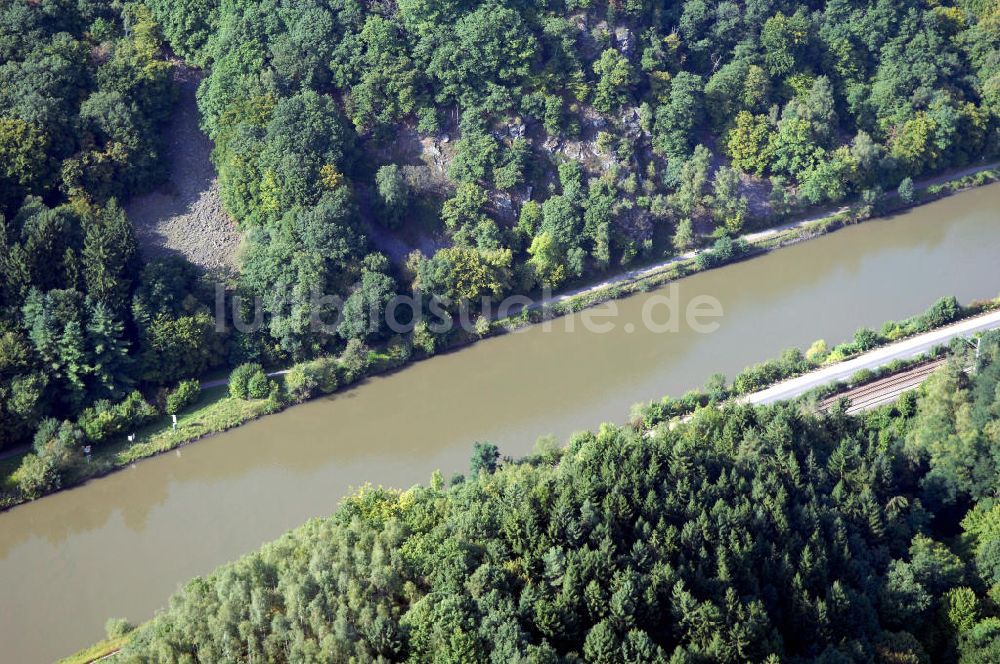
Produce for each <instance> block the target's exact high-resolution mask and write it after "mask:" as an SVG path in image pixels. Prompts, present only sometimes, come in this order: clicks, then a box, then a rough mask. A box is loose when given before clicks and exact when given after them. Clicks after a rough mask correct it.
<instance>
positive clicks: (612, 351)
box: [0, 186, 1000, 662]
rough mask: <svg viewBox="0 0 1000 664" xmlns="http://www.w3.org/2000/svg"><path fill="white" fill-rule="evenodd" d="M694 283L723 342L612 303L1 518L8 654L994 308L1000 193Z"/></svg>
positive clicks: (68, 640)
mask: <svg viewBox="0 0 1000 664" xmlns="http://www.w3.org/2000/svg"><path fill="white" fill-rule="evenodd" d="M678 285H679V287H680V300H681V307H682V309H683V306H685V304H686V303H687V302H689V301H690V299H691V298H693V297H695V296H698V295H709V296H712V297H715V298H717V299H718V301H719V302H720V303H721V305H722V307H723V310H724V316H723V317H722V318H720V319H719V323H720V325H719V329H718V330H717V331H716V332H714V333H712V334H699V333H696V332H693V331H691V330H690V329H689V328H687V327H686V326H683V325H682V327H681V331H680V332H676V333H673V332H668V333H654V332H651V331H649V330H648V329H646V327H645V326H644V325H643V324H642V312H643V308H644V306H645V307H647V308H648V307H649V303H650V298H651V297H654V296H662V295H664V294H669V291H666V290H663V291H659V292H653V293H648V294H642V295H637V296H635V297H632V298H629V299H627V300H622V301H619V302H616V303H615V304H614V306H615V307H617V310H618V313H619V315H618V316H617V317H616V318H613V319H607V320H608V321H610V322H612V323H613V324H614V326H615V329H614V330H613V331H611V332H609V333H605V334H598V333H593V332H588V331H586V330H584V329H583V326H582V325H581V320H580V318H579V316H574V317H571V318H568V319H557V320H555V321H553V322H552V323H551V329H549V330H546V329H544V328H543V327H541V326H536V327H533V328H529V329H527V330H525V331H522V332H519V333H516V334H511V335H507V336H504V337H500V338H496V339H491V340H488V341H485V342H482V343H479V344H476V345H474V346H471V347H469V348H466V349H463V350H461V351H458V352H455V353H451V354H448V355H444V356H439V357H436V358H434V359H432V360H430V361H426V362H420V363H417V364H414V365H412V366H410V367H408V368H406V369H404V370H402V371H399V372H397V373H395V374H393V375H390V376H385V377H381V378H375V379H372V380H369V381H367V382H366V383H364V384H362V385H360V386H357V387H356V388H354V389H351V390H349V391H346V392H343V393H341V394H337V395H334V396H332V397H329V398H324V399H320V400H317V401H314V402H312V403H309V404H305V405H303V406H299V407H296V408H292V409H290V410H287V411H285V412H284V413H282V414H279V415H275V416H272V417H268V418H265V419H263V420H261V421H259V422H256V423H253V424H250V425H247V426H244V427H242V428H239V429H237V430H234V431H232V432H230V433H227V434H224V435H220V436H217V437H215V438H212V439H209V440H206V441H202V442H199V443H197V444H194V445H192V446H189V447H186V448H184V449H182V450H180V451H179V452H177V453H171V454H167V455H164V456H161V457H158V458H155V459H150V460H148V461H145V462H142V463H139V464H137V465H136V466H135V467H133V468H131V469H128V470H125V471H122V472H119V473H116V474H113V475H111V476H109V477H106V478H103V479H99V480H96V481H94V482H91V483H90V484H87V485H85V486H82V487H79V488H76V489H73V490H70V491H65V492H62V493H60V494H56V495H54V496H50V497H47V498H44V499H42V500H40V501H38V502H36V503H33V504H28V505H24V506H21V507H18V508H16V509H14V510H12V511H10V512H7V513H5V514H0V643H2V644H3V655H2V658H3V659H4V661H10V662H36V661H37V662H42V661H49V660H52V659H55V658H57V657H59V656H62V655H66V654H68V653H70V652H72V651H74V650H76V649H77V648H80V647H82V646H85V645H87V644H89V643H91V642H93V641H94V640H96V639H98V638H100V637H101V635H102V631H103V625H104V621H105V620H106V619H107V618H108V617H110V616H125V617H128V618H129V619H130V620H132V621H134V622H138V621H142V620H144V619H146V618H148V617H149V616H151V615H152V614H153V612H154V611H155V610H156V609H157V608H158V607H160V606H163V605H164V604H165V602H166V600H167V598H168V596H169V595H170V594H171V593H172V592H173V591H174V590H175V589H176V588H177V587H178V585H179V584H180V583H181V582H183V581H185V580H187V579H188V578H190V577H192V576H194V575H197V574H202V573H206V572H208V571H210V570H211V569H213V568H214V567H215V566H217V565H219V564H220V563H224V562H226V561H228V560H232V559H234V558H236V557H238V556H239V555H240V554H242V553H245V552H247V551H249V550H251V549H253V548H256V547H257V546H259V545H260V544H261V543H262V542H264V541H267V540H270V539H273V538H275V537H276V536H278V535H280V534H281V533H282V532H284V531H286V530H288V529H290V528H292V527H294V526H296V525H298V524H300V523H302V522H303V521H305V520H306V519H308V518H310V517H313V516H318V515H325V514H328V513H330V512H331V511H332V510H334V509H335V508H336V506H337V503H338V501H339V500H340V498H341V497H342V496H343V495H344V494H345V493H347V492H348V491H350V490H351V488H352V487H357V486H359V485H361V484H363V483H364V482H366V481H370V482H372V483H374V484H384V485H387V486H394V487H407V486H410V485H412V484H414V483H417V482H425V481H427V479H428V477H429V476H430V473H431V472H432V471H433V470H434V469H436V468H440V469H442V471H444V473H445V476H446V477H447V476H450V474H451V473H452V472H454V471H456V470H464V469H465V468H466V466H467V463H468V456H469V451H470V448H471V443H472V441H475V440H490V441H494V442H496V443H498V444H499V445H500V446H501V450H502V451H503V452H504V453H505V454H510V455H519V454H522V453H525V452H528V451H529V450H530V449H531V447H532V445H533V443H534V441H535V439H536V437H537V436H538V435H540V434H547V433H554V434H556V435H557V436H559V437H560V438H565V437H566V436H567V435H568V434H570V433H572V432H573V431H575V430H579V429H584V428H590V427H594V426H596V425H597V424H599V423H600V422H602V421H606V420H614V421H623V420H624V419H625V417H626V416H627V413H628V409H629V407H630V406H631V405H632V404H633V403H636V402H639V401H648V400H650V399H653V398H659V397H660V396H662V395H664V394H675V395H677V394H680V393H681V392H683V391H685V390H687V389H689V388H691V387H696V386H699V385H701V384H702V382H703V381H704V379H705V378H706V377H707V376H708V375H710V374H712V373H714V372H717V371H721V372H724V373H726V374H727V375H729V376H733V375H735V374H736V373H737V372H738V371H739V370H740V369H741V368H743V367H744V366H745V365H747V364H750V363H753V362H757V361H760V360H763V359H766V358H769V357H772V356H775V355H777V354H778V353H779V351H781V350H782V349H783V348H786V347H788V346H793V345H796V346H800V347H805V346H808V344H809V343H811V342H812V341H814V340H815V339H817V338H825V339H827V340H828V341H830V342H839V341H841V340H844V339H846V338H848V337H849V336H850V335H851V334H852V333H853V331H854V330H855V329H856V328H857V327H859V326H861V325H872V326H875V325H879V324H881V323H882V322H883V321H885V320H887V319H889V318H902V317H904V316H908V315H911V314H914V313H917V312H919V311H921V310H923V309H924V308H925V307H926V306H927V305H928V304H930V303H931V302H932V301H933V300H934V299H936V298H937V297H939V296H942V295H950V294H954V295H956V296H958V298H959V299H960V300H961V301H968V300H970V299H972V298H984V297H993V296H996V295H997V294H998V293H1000V186H992V187H986V188H982V189H978V190H974V191H970V192H967V193H964V194H961V195H959V196H955V197H952V198H950V199H947V200H944V201H941V202H938V203H935V204H932V205H929V206H925V207H922V208H919V209H917V210H915V211H912V212H909V213H907V214H904V215H900V216H898V217H895V218H891V219H886V220H879V221H874V222H869V223H866V224H863V225H861V226H857V227H852V228H848V229H845V230H842V231H839V232H837V233H834V234H833V235H830V236H827V237H823V238H820V239H817V240H813V241H810V242H805V243H802V244H799V245H795V246H792V247H789V248H786V249H783V250H781V251H777V252H773V253H771V254H769V255H766V256H763V257H761V258H756V259H753V260H750V261H747V262H744V263H740V264H737V265H731V266H728V267H725V268H722V269H719V270H715V271H712V272H708V273H705V274H701V275H696V276H694V277H691V278H688V279H685V280H683V281H681V282H679V284H678ZM651 311H652V314H653V317H654V318H655V319H656V320H657V321H662V320H663V319H664V318H665V316H666V313H665V312H666V308H665V307H663V306H660V305H657V306H656V307H654V308H652V309H651ZM567 321H572V322H573V323H574V324H575V328H576V329H575V331H573V332H568V331H567V329H566V327H567ZM602 322H604V319H602ZM629 324H631V326H630V325H629ZM629 330H632V331H629Z"/></svg>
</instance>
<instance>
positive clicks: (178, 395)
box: [164, 380, 201, 415]
mask: <svg viewBox="0 0 1000 664" xmlns="http://www.w3.org/2000/svg"><path fill="white" fill-rule="evenodd" d="M199 396H201V383H199V382H198V381H197V380H183V381H181V382H180V384H179V385H178V386H177V389H175V390H174V391H173V392H171V393H170V394H168V395H167V403H166V407H165V408H164V410H165V411H166V413H167V415H176V414H177V413H179V412H181V411H182V410H184V409H185V408H187V407H188V406H190V405H191V404H193V403H194V402H195V401H197V400H198V397H199Z"/></svg>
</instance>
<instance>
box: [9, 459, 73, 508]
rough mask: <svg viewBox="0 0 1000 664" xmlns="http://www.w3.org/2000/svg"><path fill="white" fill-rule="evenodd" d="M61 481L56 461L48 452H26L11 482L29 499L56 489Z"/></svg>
mask: <svg viewBox="0 0 1000 664" xmlns="http://www.w3.org/2000/svg"><path fill="white" fill-rule="evenodd" d="M61 481H62V480H61V477H60V476H59V468H58V467H57V465H56V461H55V459H54V458H52V456H51V455H48V454H45V455H41V456H39V455H38V454H34V453H29V454H26V455H25V456H24V458H23V459H22V460H21V465H20V466H18V468H17V470H15V471H14V474H13V475H12V476H11V482H12V483H13V484H14V486H16V487H17V489H18V491H20V492H21V494H22V495H23V496H24V497H25V498H27V499H28V500H34V499H35V498H38V497H39V496H43V495H45V494H46V493H50V492H52V491H55V490H56V489H58V488H59V486H60V484H61Z"/></svg>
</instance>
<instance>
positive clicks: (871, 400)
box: [819, 358, 948, 414]
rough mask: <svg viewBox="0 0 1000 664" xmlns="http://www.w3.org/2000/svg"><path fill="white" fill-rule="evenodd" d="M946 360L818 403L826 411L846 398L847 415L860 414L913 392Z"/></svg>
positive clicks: (898, 374)
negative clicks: (847, 403) (848, 403)
mask: <svg viewBox="0 0 1000 664" xmlns="http://www.w3.org/2000/svg"><path fill="white" fill-rule="evenodd" d="M947 361H948V360H947V358H941V359H938V360H931V361H929V362H925V363H923V364H919V365H917V366H914V367H911V368H910V369H907V370H905V371H903V372H901V373H897V374H893V375H891V376H886V377H885V378H880V379H879V380H876V381H874V382H872V383H868V384H866V385H862V386H860V387H856V388H854V389H850V390H847V391H846V392H840V393H838V394H834V395H831V396H829V397H827V398H825V399H823V400H822V401H821V402H820V403H819V409H820V410H821V411H824V412H825V411H828V410H830V409H831V408H833V406H834V404H836V403H837V402H838V401H839V400H840V399H843V398H847V399H848V400H849V401H850V406H848V408H847V413H848V414H854V413H860V412H862V411H865V410H870V409H872V408H876V407H878V406H882V405H884V404H887V403H892V402H893V401H895V400H896V399H898V398H899V397H900V396H901V395H903V394H904V393H906V392H909V391H910V390H915V389H917V388H918V387H920V385H921V384H922V383H923V382H924V381H925V380H927V377H928V376H930V375H931V374H932V373H934V370H935V369H937V368H938V367H940V366H941V365H942V364H944V363H945V362H947Z"/></svg>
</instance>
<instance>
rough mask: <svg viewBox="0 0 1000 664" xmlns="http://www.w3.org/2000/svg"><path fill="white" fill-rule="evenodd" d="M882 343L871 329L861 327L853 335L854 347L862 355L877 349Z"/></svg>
mask: <svg viewBox="0 0 1000 664" xmlns="http://www.w3.org/2000/svg"><path fill="white" fill-rule="evenodd" d="M882 341H883V340H882V338H881V337H880V336H879V334H878V333H877V332H876V331H875V330H873V329H871V328H867V327H862V328H859V329H858V331H857V332H855V333H854V345H855V346H857V347H858V350H860V351H861V352H862V353H864V352H865V351H869V350H871V349H872V348H875V347H877V346H878V345H879V344H880V343H882Z"/></svg>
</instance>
